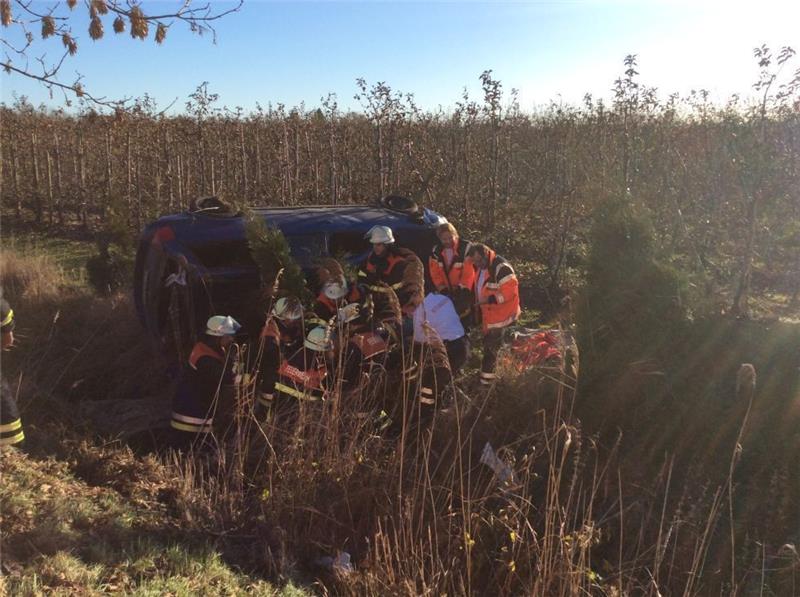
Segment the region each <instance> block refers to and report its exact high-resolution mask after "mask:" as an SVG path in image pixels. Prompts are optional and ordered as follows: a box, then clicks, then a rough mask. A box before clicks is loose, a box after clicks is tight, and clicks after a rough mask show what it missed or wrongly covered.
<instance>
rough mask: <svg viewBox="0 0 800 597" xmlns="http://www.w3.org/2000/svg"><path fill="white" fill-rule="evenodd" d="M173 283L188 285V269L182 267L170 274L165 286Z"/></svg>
mask: <svg viewBox="0 0 800 597" xmlns="http://www.w3.org/2000/svg"><path fill="white" fill-rule="evenodd" d="M173 284H179V285H181V286H186V270H185V269H182V270H181V271H179V272H178V273H177V274H170V275H169V276H167V280H166V281H165V282H164V286H167V287H169V286H172V285H173Z"/></svg>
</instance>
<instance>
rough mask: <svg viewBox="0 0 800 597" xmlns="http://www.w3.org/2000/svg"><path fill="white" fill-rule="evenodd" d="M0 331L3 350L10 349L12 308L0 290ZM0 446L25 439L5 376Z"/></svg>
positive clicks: (1, 390) (0, 405)
mask: <svg viewBox="0 0 800 597" xmlns="http://www.w3.org/2000/svg"><path fill="white" fill-rule="evenodd" d="M0 331H1V332H2V336H3V350H10V349H11V347H12V346H13V344H14V310H13V309H12V308H11V305H9V304H8V301H6V299H4V298H2V290H0ZM0 384H1V385H2V387H0V399H1V400H2V402H1V403H0V446H17V447H21V445H22V442H23V441H24V440H25V433H24V431H23V430H22V419H20V416H19V409H18V408H17V400H16V398H15V396H14V392H13V391H12V390H11V386H9V385H8V382H6V378H5V376H3V377H2V379H1V380H0Z"/></svg>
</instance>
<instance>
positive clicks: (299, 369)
mask: <svg viewBox="0 0 800 597" xmlns="http://www.w3.org/2000/svg"><path fill="white" fill-rule="evenodd" d="M332 358H333V343H332V342H331V340H330V337H329V334H328V330H327V329H326V328H324V327H322V326H317V327H315V328H314V329H312V330H311V331H310V332H308V336H306V339H305V340H304V341H303V346H302V347H300V349H299V350H297V351H296V352H295V353H294V354H293V355H291V356H289V357H284V359H283V361H282V362H281V365H280V367H279V368H278V379H277V381H276V383H275V397H276V399H283V398H286V399H287V400H291V401H292V402H296V401H298V400H299V401H303V402H304V401H311V402H316V401H321V400H324V399H325V398H326V397H327V396H328V384H329V383H330V376H329V375H328V363H329V362H330V361H331V360H332Z"/></svg>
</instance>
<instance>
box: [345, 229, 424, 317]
mask: <svg viewBox="0 0 800 597" xmlns="http://www.w3.org/2000/svg"><path fill="white" fill-rule="evenodd" d="M365 238H367V239H369V242H370V243H371V244H372V251H370V253H369V255H368V256H367V258H366V259H365V260H364V262H363V263H362V264H361V266H360V267H359V269H358V279H359V282H362V283H364V284H365V285H366V286H367V288H368V289H369V291H370V292H372V293H373V301H374V302H375V307H376V311H381V310H382V309H383V305H382V304H381V303H384V302H386V301H387V300H388V299H387V295H388V294H389V292H390V290H391V291H394V293H395V294H396V295H397V298H398V300H399V302H400V309H401V311H402V313H403V315H404V317H406V318H409V319H410V317H411V316H412V315H413V313H414V310H415V309H416V308H417V305H419V304H420V303H421V302H422V299H423V295H424V289H425V278H424V276H425V269H424V267H423V265H422V262H421V261H420V260H419V257H417V256H416V255H415V254H414V252H413V251H410V250H409V249H405V248H403V247H398V246H397V245H396V244H395V242H394V234H393V233H392V229H391V228H389V227H388V226H373V227H372V228H370V230H369V232H367V234H366V236H365Z"/></svg>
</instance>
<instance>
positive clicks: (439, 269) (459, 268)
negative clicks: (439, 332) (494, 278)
mask: <svg viewBox="0 0 800 597" xmlns="http://www.w3.org/2000/svg"><path fill="white" fill-rule="evenodd" d="M436 236H437V237H438V238H439V243H438V244H437V245H436V246H435V247H434V248H433V252H432V253H431V256H430V257H429V258H428V269H429V271H430V279H431V283H432V284H433V287H434V288H435V289H436V292H438V293H440V294H446V295H447V296H449V297H450V298H451V299H452V300H453V303H454V304H455V306H456V311H458V314H459V317H460V318H461V321H462V323H467V322H468V320H469V316H470V314H471V312H472V300H471V297H472V287H473V286H474V285H475V267H474V265H473V264H472V262H471V261H469V260H468V259H467V258H466V257H467V249H468V248H469V245H470V243H469V242H467V241H465V240H464V239H463V238H460V237H459V236H458V231H457V230H456V227H455V226H453V225H452V224H450V223H449V222H445V223H444V224H440V225H439V227H438V228H437V229H436Z"/></svg>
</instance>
